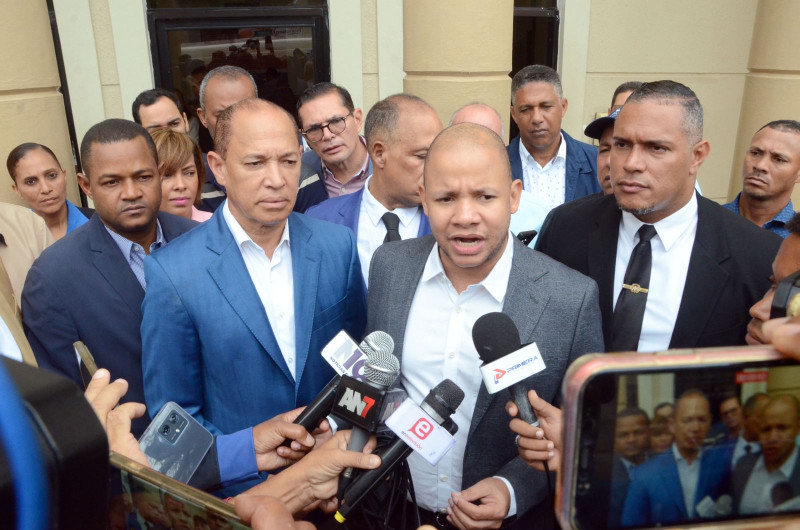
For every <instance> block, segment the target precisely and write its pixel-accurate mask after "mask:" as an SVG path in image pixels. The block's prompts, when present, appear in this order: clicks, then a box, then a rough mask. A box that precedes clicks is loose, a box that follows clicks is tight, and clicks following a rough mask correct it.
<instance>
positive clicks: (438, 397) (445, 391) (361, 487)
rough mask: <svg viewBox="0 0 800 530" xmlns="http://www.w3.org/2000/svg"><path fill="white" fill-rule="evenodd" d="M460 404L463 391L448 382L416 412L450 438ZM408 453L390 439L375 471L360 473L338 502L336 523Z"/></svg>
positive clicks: (406, 447) (399, 442)
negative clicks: (433, 422) (440, 426)
mask: <svg viewBox="0 0 800 530" xmlns="http://www.w3.org/2000/svg"><path fill="white" fill-rule="evenodd" d="M463 400H464V391H463V390H461V388H459V386H458V385H456V384H455V383H454V382H452V381H451V380H449V379H445V380H444V381H442V382H441V383H439V384H438V385H436V386H435V387H434V388H433V389H432V390H431V391H430V392H429V393H428V395H427V396H426V397H425V400H424V401H423V402H422V404H421V405H420V408H421V409H422V410H424V411H425V412H426V413H427V414H428V416H430V417H431V418H432V419H433V420H434V421H436V423H438V424H439V425H442V426H443V427H444V428H445V429H447V430H448V432H449V433H450V434H455V433H456V431H458V425H456V423H455V422H454V421H453V420H451V419H450V416H452V415H453V413H454V412H455V411H456V409H457V408H458V406H459V405H460V404H461V402H462V401H463ZM411 451H412V449H411V447H410V446H409V445H408V444H407V443H406V442H404V441H403V440H402V439H400V438H398V437H397V436H393V438H392V441H391V443H390V444H389V445H388V446H386V447H384V448H383V449H382V450H381V451H380V452H379V453H378V456H380V457H381V465H380V466H379V467H378V468H376V469H370V470H368V471H365V472H363V473H361V474H360V475H359V476H358V478H357V479H356V480H355V481H354V482H353V485H352V486H351V487H350V488H349V489H348V490H347V491H346V493H345V495H344V498H343V499H342V506H341V507H340V508H339V510H338V511H337V512H336V515H335V518H336V520H337V521H338V522H340V523H344V522H345V520H346V519H347V516H348V515H349V514H350V512H351V511H352V510H353V509H354V508H355V507H356V506H357V505H358V504H359V503H360V502H361V501H362V500H363V499H364V497H366V496H367V494H368V493H369V492H371V491H372V490H373V488H375V486H377V485H378V484H381V483H382V482H383V480H384V479H385V478H386V476H387V475H388V474H389V473H390V472H392V471H393V470H394V468H395V467H397V465H398V464H400V463H401V462H403V461H404V460H405V459H406V458H408V455H409V454H411ZM340 498H341V497H340Z"/></svg>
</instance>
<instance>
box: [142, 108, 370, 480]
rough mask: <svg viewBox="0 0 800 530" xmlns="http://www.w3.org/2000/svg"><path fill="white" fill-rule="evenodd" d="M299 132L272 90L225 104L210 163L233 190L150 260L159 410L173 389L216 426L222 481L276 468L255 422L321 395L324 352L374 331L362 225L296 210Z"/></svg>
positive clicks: (153, 396) (147, 362)
mask: <svg viewBox="0 0 800 530" xmlns="http://www.w3.org/2000/svg"><path fill="white" fill-rule="evenodd" d="M296 131H297V128H296V125H295V124H294V119H293V118H292V117H291V116H290V115H289V114H288V113H286V112H285V111H284V110H282V109H281V108H280V107H277V106H276V105H274V104H272V103H269V102H266V101H264V100H258V99H247V100H244V101H240V102H239V103H236V104H235V105H233V106H231V107H229V108H228V109H226V110H225V111H223V112H222V114H221V115H220V117H219V119H218V121H217V135H216V137H215V149H214V151H213V152H212V153H210V154H209V162H210V163H211V166H212V168H213V169H214V173H215V175H216V176H217V179H219V180H220V182H221V183H222V184H223V185H224V186H225V187H226V189H227V192H228V199H227V201H226V202H225V204H224V205H223V206H222V207H221V208H219V209H218V210H217V211H216V212H215V214H214V216H213V217H212V218H211V219H210V220H208V221H207V222H206V223H204V224H203V225H201V226H200V227H198V229H196V230H194V231H192V233H191V234H189V235H187V237H185V238H183V239H181V240H180V241H178V242H176V244H175V245H174V246H172V247H171V248H169V249H165V252H164V253H163V254H162V255H159V256H153V257H152V258H151V259H148V260H147V261H146V263H145V274H146V277H147V281H148V284H149V288H148V293H147V295H146V296H145V299H144V303H143V305H142V310H143V313H144V317H143V319H142V341H143V368H144V378H145V398H146V400H147V405H148V408H149V410H150V413H151V415H152V414H155V412H157V411H158V410H159V409H160V408H161V406H162V405H163V404H164V403H166V402H167V401H175V402H176V403H178V404H179V405H181V406H182V407H183V408H184V409H185V410H186V411H187V412H189V413H190V414H192V415H194V417H195V418H197V419H198V420H199V421H201V422H202V423H203V425H204V426H205V427H206V428H207V429H209V430H210V431H211V432H212V433H214V434H215V435H218V436H217V438H216V440H217V444H216V449H217V457H218V462H219V472H220V479H221V482H222V483H223V484H226V483H230V482H231V481H233V480H237V479H241V478H244V477H247V476H251V475H253V474H254V473H255V472H256V471H263V470H265V469H267V468H266V467H264V466H263V462H262V461H261V458H260V457H261V453H260V444H259V445H256V444H255V443H254V440H253V434H252V426H254V425H256V424H259V423H261V422H262V421H264V420H266V419H268V418H271V417H273V416H276V415H277V414H279V413H282V412H285V411H288V410H290V409H294V408H296V407H299V406H302V405H307V404H308V403H309V402H311V401H312V400H313V399H314V397H316V395H317V393H318V392H319V391H320V390H321V389H322V388H323V387H324V386H325V384H327V382H328V381H329V380H330V379H331V378H332V377H333V375H334V372H333V370H332V369H331V368H330V367H329V366H328V364H327V363H326V361H325V360H324V359H323V358H322V357H321V356H320V350H321V349H322V348H323V347H324V346H325V344H327V343H328V341H330V339H332V338H333V337H334V335H336V334H337V333H338V332H339V331H341V330H342V329H344V330H345V331H347V333H349V334H350V335H351V336H352V337H354V338H355V339H360V338H361V335H362V333H363V329H364V324H365V305H366V300H365V292H364V280H363V279H362V277H361V267H360V265H359V263H358V254H357V250H356V244H355V240H354V238H353V234H352V233H351V232H350V231H349V230H346V229H345V228H343V227H338V226H334V225H331V224H328V223H323V222H320V221H318V220H315V219H310V218H308V217H305V216H302V215H299V214H296V213H292V207H293V205H294V200H295V196H296V193H297V185H298V181H299V177H300V154H301V148H300V145H299V141H298V138H297V134H296ZM166 250H169V252H166ZM222 435H228V436H222Z"/></svg>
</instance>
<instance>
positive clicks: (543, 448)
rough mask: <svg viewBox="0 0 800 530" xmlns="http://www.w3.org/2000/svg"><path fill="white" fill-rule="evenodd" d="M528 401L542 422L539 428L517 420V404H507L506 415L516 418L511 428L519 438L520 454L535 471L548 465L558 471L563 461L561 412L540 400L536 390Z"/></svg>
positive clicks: (551, 469) (541, 469)
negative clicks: (561, 456)
mask: <svg viewBox="0 0 800 530" xmlns="http://www.w3.org/2000/svg"><path fill="white" fill-rule="evenodd" d="M528 400H529V401H530V404H531V406H532V407H533V410H534V412H535V414H536V417H537V418H538V419H539V426H538V427H536V426H533V425H529V424H527V423H525V422H524V421H522V420H520V419H518V418H515V416H516V415H517V406H516V404H514V402H513V401H509V402H508V403H507V404H506V412H508V414H509V416H511V417H512V418H514V419H512V420H511V422H510V423H509V427H510V428H511V430H512V431H513V432H515V433H517V435H518V436H519V438H518V439H517V446H518V448H519V455H520V456H521V457H522V459H523V460H525V462H527V463H528V465H529V466H531V467H533V468H534V469H538V470H539V471H544V462H547V463H548V465H549V468H550V471H556V470H558V468H559V461H560V459H561V458H560V455H561V425H562V423H561V419H562V414H561V409H559V408H558V407H554V406H553V405H551V404H550V403H548V402H547V401H545V400H543V399H542V398H540V397H539V396H538V395H537V394H536V391H535V390H530V391H529V392H528Z"/></svg>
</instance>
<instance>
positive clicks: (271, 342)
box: [206, 212, 299, 383]
mask: <svg viewBox="0 0 800 530" xmlns="http://www.w3.org/2000/svg"><path fill="white" fill-rule="evenodd" d="M206 222H207V223H213V225H210V226H209V230H208V238H207V246H208V248H209V249H210V250H211V251H213V252H214V253H216V254H217V255H218V256H217V259H216V260H212V262H211V264H210V265H209V266H208V273H209V275H211V278H212V279H213V280H214V282H215V283H216V284H217V287H218V288H219V290H220V292H221V293H222V296H224V297H225V299H226V300H227V301H228V303H229V304H230V306H231V307H232V308H233V310H234V311H235V312H236V314H237V315H238V316H239V318H241V319H242V322H243V323H244V324H245V326H247V329H249V330H250V333H252V334H253V336H254V337H255V338H256V340H257V341H258V342H259V344H261V347H262V348H264V350H265V351H266V352H267V355H269V356H270V358H272V360H273V361H274V362H275V364H276V365H277V366H278V367H279V368H280V370H281V372H283V375H284V376H286V378H287V379H288V380H289V381H291V382H292V383H294V379H293V378H292V374H291V372H289V367H288V366H287V365H286V361H284V359H283V354H282V353H281V350H280V347H279V346H278V341H277V340H276V339H275V335H274V334H273V332H272V326H271V325H270V323H269V319H267V313H266V310H265V309H264V305H263V304H262V303H261V299H260V298H259V297H258V292H257V291H256V288H255V286H254V285H253V281H252V280H251V279H250V274H249V273H248V272H247V266H246V265H245V264H244V258H242V253H241V251H240V250H239V247H238V246H237V245H236V241H234V239H233V236H232V235H231V233H230V230H229V229H228V227H227V225H226V224H225V218H224V217H223V216H222V214H221V212H220V213H219V214H218V215H214V216H213V217H212V218H211V219H209V220H208V221H206ZM290 237H291V236H290ZM292 260H294V256H292ZM295 283H297V278H295ZM295 320H296V321H299V320H298V319H297V318H296V319H295Z"/></svg>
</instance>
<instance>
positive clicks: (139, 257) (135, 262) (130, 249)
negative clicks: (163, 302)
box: [103, 221, 167, 290]
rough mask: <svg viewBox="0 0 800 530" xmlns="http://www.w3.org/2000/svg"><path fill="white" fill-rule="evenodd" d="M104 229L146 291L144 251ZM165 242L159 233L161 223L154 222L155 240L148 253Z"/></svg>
mask: <svg viewBox="0 0 800 530" xmlns="http://www.w3.org/2000/svg"><path fill="white" fill-rule="evenodd" d="M103 226H105V225H103ZM105 228H106V230H108V233H109V234H111V239H113V240H114V243H116V244H117V246H118V247H119V251H120V252H122V255H123V256H124V257H125V261H127V262H128V265H130V266H131V270H132V271H133V274H134V275H135V276H136V279H137V280H138V281H139V285H141V286H142V289H144V290H147V283H146V282H145V280H144V257H145V256H146V254H145V253H144V249H143V248H142V247H141V246H140V245H139V244H138V243H134V242H133V241H131V240H130V239H126V238H124V237H122V236H121V235H119V234H118V233H116V232H114V231H113V230H111V229H110V228H108V227H107V226H106V227H105ZM166 242H167V241H166V240H165V239H164V233H163V232H162V231H161V223H159V222H158V221H156V240H155V241H154V242H153V243H152V244H151V245H150V252H153V251H154V250H156V249H159V248H161V246H162V245H164V244H165V243H166Z"/></svg>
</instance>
